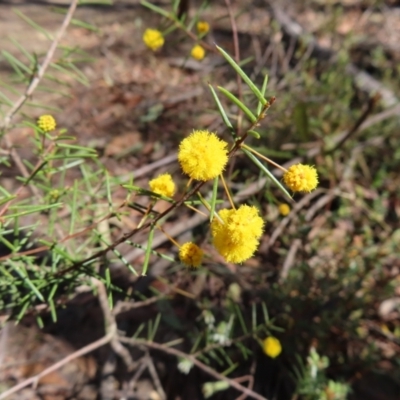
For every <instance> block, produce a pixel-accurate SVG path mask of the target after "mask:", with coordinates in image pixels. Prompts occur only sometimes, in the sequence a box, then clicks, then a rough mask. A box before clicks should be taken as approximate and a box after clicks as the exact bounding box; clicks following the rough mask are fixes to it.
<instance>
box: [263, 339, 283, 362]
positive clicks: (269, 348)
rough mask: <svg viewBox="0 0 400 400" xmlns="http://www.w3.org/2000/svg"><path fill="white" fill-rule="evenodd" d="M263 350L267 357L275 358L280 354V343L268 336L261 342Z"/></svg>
mask: <svg viewBox="0 0 400 400" xmlns="http://www.w3.org/2000/svg"><path fill="white" fill-rule="evenodd" d="M263 350H264V353H265V354H266V355H267V356H268V357H271V358H276V357H278V356H279V354H281V352H282V345H281V342H280V341H279V340H278V339H277V338H275V337H273V336H268V337H267V338H266V339H264V341H263Z"/></svg>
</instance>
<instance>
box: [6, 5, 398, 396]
mask: <svg viewBox="0 0 400 400" xmlns="http://www.w3.org/2000/svg"><path fill="white" fill-rule="evenodd" d="M89 3H93V4H89ZM94 3H95V2H85V4H81V5H79V6H78V8H77V10H76V12H75V14H74V17H73V18H74V19H73V20H72V21H71V24H70V26H69V27H68V30H67V34H66V35H65V36H64V37H63V38H62V40H61V41H60V43H59V45H58V49H57V51H56V53H55V55H54V57H53V59H52V61H51V63H50V66H49V68H48V70H47V72H46V74H45V76H44V77H43V79H42V80H41V82H40V84H39V86H38V88H37V89H36V90H35V92H34V94H30V95H29V96H27V98H26V99H25V100H26V101H25V104H24V106H23V107H22V108H21V109H20V110H18V112H17V113H16V114H15V115H13V118H12V119H11V120H10V121H8V120H7V118H8V117H9V116H10V114H9V113H10V110H12V109H13V105H14V104H15V102H16V101H17V100H18V99H19V98H20V96H21V95H23V94H24V93H25V89H26V87H28V85H30V84H31V82H32V80H33V79H35V77H36V74H37V72H38V70H39V69H40V66H41V65H42V63H43V61H44V59H45V56H46V54H47V51H48V48H49V47H50V45H51V43H52V41H53V40H54V37H55V36H54V35H55V34H56V32H57V31H58V29H59V28H60V26H61V24H62V21H63V18H64V16H65V14H66V12H67V10H68V6H69V2H67V1H65V2H64V1H61V0H60V1H58V0H57V1H54V2H51V1H49V2H47V1H37V2H24V1H16V0H15V1H14V0H10V1H0V5H1V12H0V50H1V56H0V84H1V88H0V92H1V93H0V102H1V106H0V107H1V108H0V111H1V114H2V115H1V118H2V125H1V126H2V131H1V153H0V163H1V165H0V173H1V175H0V187H1V199H0V218H1V219H0V223H1V227H0V242H1V248H0V257H1V258H0V291H1V292H0V307H1V310H2V311H1V321H2V325H3V328H2V336H1V340H0V360H1V362H0V364H1V366H0V396H1V393H2V392H5V391H6V390H8V389H9V388H12V387H13V386H14V385H15V384H16V383H18V382H19V381H22V380H23V379H25V378H28V377H30V376H34V375H36V374H38V373H40V371H43V370H44V369H45V368H47V367H49V366H51V365H53V364H54V363H55V362H56V361H58V360H59V359H60V357H66V356H68V355H70V354H73V352H74V351H76V350H77V349H79V348H83V347H84V346H86V345H88V344H90V343H92V342H94V341H95V340H97V339H99V338H101V337H103V335H104V334H105V327H104V325H105V324H104V318H105V317H104V316H103V314H104V308H103V307H102V304H101V298H100V302H99V300H98V295H99V289H98V288H97V286H96V284H95V283H94V282H95V281H96V282H100V283H101V284H102V285H104V286H105V287H106V289H107V299H108V302H109V305H111V306H113V307H114V311H115V310H116V309H117V311H115V312H114V316H115V318H116V324H117V326H118V330H119V331H120V332H122V333H121V336H124V337H127V338H128V337H131V336H132V335H136V336H135V337H137V338H142V340H144V341H146V343H147V344H146V343H145V342H143V343H139V342H137V343H136V345H134V346H130V347H125V349H128V348H129V354H130V357H131V360H132V359H133V361H134V363H133V364H131V365H130V364H129V361H127V360H126V359H124V358H123V357H122V358H121V356H120V354H119V353H118V351H117V350H115V348H114V347H113V346H111V345H107V346H103V347H100V346H99V347H98V348H97V349H95V351H94V352H93V353H90V354H88V355H86V356H85V357H80V358H74V359H73V360H71V362H70V363H69V364H67V366H64V367H63V368H61V369H59V370H57V371H56V372H54V373H53V374H52V375H48V376H49V377H51V379H50V378H49V379H47V380H45V379H43V380H41V381H40V385H39V386H38V387H34V388H30V387H27V388H25V389H23V390H22V391H19V392H17V393H15V394H13V395H11V396H10V397H9V398H14V399H25V398H26V399H36V398H38V399H39V398H46V399H49V400H50V399H67V398H77V399H114V398H115V399H117V398H118V399H120V398H121V399H122V398H129V399H162V398H165V399H202V398H205V396H206V395H210V396H212V397H211V398H213V399H234V398H238V397H239V396H241V395H242V396H243V397H241V398H242V399H244V398H251V397H245V395H244V394H243V393H240V391H238V390H236V389H234V388H232V387H229V385H228V388H227V387H225V386H223V385H222V387H221V388H219V389H218V387H217V386H216V385H214V386H213V385H212V384H211V383H210V382H211V381H213V378H212V377H211V376H210V375H209V374H207V373H206V372H205V370H204V369H202V368H198V367H197V366H193V365H192V364H193V363H191V362H188V361H187V360H186V364H185V359H184V358H179V357H178V358H177V354H169V353H168V352H167V351H165V347H164V348H163V347H162V345H163V344H165V343H169V342H173V343H176V348H177V349H178V350H179V351H180V352H182V354H192V355H193V354H194V355H195V357H197V358H198V359H199V360H201V362H203V363H204V365H207V366H208V367H210V368H212V369H213V370H214V371H217V372H218V373H220V374H222V375H224V376H225V374H226V376H228V377H229V379H232V380H235V381H237V382H239V383H241V384H242V385H244V386H246V387H249V388H250V389H251V390H252V391H254V392H255V393H257V394H259V395H260V396H261V397H259V398H267V399H278V400H281V399H282V400H285V399H293V400H294V399H310V400H311V399H312V400H313V399H316V400H319V399H321V400H322V399H326V400H339V399H347V398H348V399H357V400H398V399H400V357H399V355H400V316H399V307H400V228H399V219H400V176H399V173H398V172H399V171H400V150H399V140H400V129H399V128H400V124H399V122H400V102H399V98H400V87H399V81H400V76H399V75H400V45H399V43H400V40H399V39H400V3H399V2H397V1H394V0H393V1H389V0H387V1H383V0H382V1H381V0H379V1H378V0H376V1H374V0H342V1H328V0H325V1H318V0H307V1H297V0H286V1H275V2H274V1H266V0H265V1H262V0H260V1H256V0H254V1H247V0H236V1H235V0H230V1H228V0H225V1H224V0H218V1H212V2H201V1H195V0H191V1H186V2H184V1H182V2H181V3H180V4H178V3H179V2H175V6H176V11H177V12H180V13H181V14H182V16H183V21H184V22H183V23H182V27H187V26H188V24H189V23H190V21H196V20H202V21H207V22H208V23H209V24H210V27H211V29H210V32H209V33H208V34H207V35H206V36H205V37H204V38H203V40H204V42H205V43H206V44H207V48H206V50H207V53H206V57H205V59H204V60H202V61H197V60H194V59H192V58H191V57H190V50H191V48H192V47H193V45H194V44H195V40H194V39H195V38H193V35H192V36H191V35H190V34H188V33H187V32H185V29H186V28H184V29H176V30H172V29H171V20H169V19H168V18H165V17H162V16H160V15H159V14H157V13H156V12H154V11H152V10H150V9H149V8H148V7H145V6H143V5H141V4H140V3H139V2H137V1H133V0H132V1H129V0H121V1H119V0H115V1H114V2H105V1H104V2H102V4H100V3H101V2H96V3H97V4H94ZM111 3H112V4H111ZM172 3H173V2H172ZM153 4H155V5H156V6H158V7H160V8H162V9H163V10H165V11H166V12H173V11H172V10H173V4H171V2H169V1H164V2H163V1H161V2H157V3H155V2H154V3H153ZM185 16H186V17H185ZM233 21H234V22H233ZM193 25H194V24H193ZM149 27H151V28H156V29H160V30H161V31H163V32H166V33H167V34H166V36H165V45H164V46H163V48H162V49H161V50H159V51H158V52H152V51H151V50H149V49H147V48H146V47H145V45H144V44H143V42H142V35H143V32H144V30H145V29H146V28H149ZM191 31H192V32H194V31H195V30H194V28H193V29H192V30H191ZM235 33H236V35H237V40H238V48H239V50H240V60H241V62H240V65H241V66H242V68H243V70H244V71H245V72H246V73H247V74H248V76H250V77H251V79H252V80H253V82H255V83H256V84H257V85H258V86H259V87H261V86H262V83H263V80H264V76H265V75H268V86H267V92H266V97H267V98H271V97H272V96H274V97H276V101H275V102H274V104H273V106H272V107H271V109H270V110H269V112H268V115H267V117H266V119H264V120H263V122H262V125H261V127H260V128H259V129H258V132H259V133H260V135H261V137H260V139H256V138H251V139H250V142H249V143H251V144H252V146H253V147H254V148H256V149H257V150H258V151H259V152H261V153H263V154H265V155H267V156H268V157H270V158H272V159H274V160H275V161H276V162H278V163H280V164H282V165H284V166H288V165H291V164H292V163H294V162H305V163H308V164H312V165H315V166H316V168H317V170H318V173H319V177H320V185H319V187H318V189H317V190H316V191H314V192H312V193H310V194H306V195H299V194H296V195H295V196H294V197H293V201H291V200H289V199H287V198H285V197H284V195H283V194H282V192H281V191H279V190H278V189H277V188H276V186H275V185H274V184H273V183H272V182H270V181H269V180H268V179H265V177H264V176H262V175H261V174H260V172H259V170H258V169H257V168H255V166H254V165H252V164H251V163H250V162H249V160H247V159H246V158H245V157H243V156H237V157H235V158H234V159H233V160H231V163H230V166H229V168H228V170H227V171H226V180H227V181H228V182H229V187H230V189H231V191H232V193H233V195H234V196H235V198H236V199H238V201H239V202H246V203H251V204H254V205H256V206H258V207H259V209H260V210H261V214H262V216H263V217H264V218H265V220H266V230H265V234H264V236H263V238H262V241H261V245H260V248H259V251H258V253H257V254H256V256H255V257H254V258H252V259H251V260H249V261H248V262H245V263H244V264H243V265H230V264H226V263H225V262H224V261H223V260H222V259H220V258H219V257H218V255H217V253H216V252H215V251H214V250H213V249H212V248H211V246H210V245H209V244H208V243H209V238H208V227H207V224H205V223H204V220H201V219H196V216H195V215H194V214H193V213H192V212H190V211H189V210H187V209H180V210H179V211H178V212H175V213H174V214H173V215H172V216H171V217H170V218H169V219H167V220H165V222H164V223H163V228H164V229H165V230H166V231H167V232H169V233H170V234H171V235H172V236H174V237H175V238H176V239H177V240H178V241H179V242H183V241H188V240H193V241H196V242H197V243H202V244H203V245H204V248H205V249H206V251H208V253H209V254H210V256H211V257H209V258H208V259H207V260H206V262H205V263H204V265H203V267H202V268H200V269H199V270H196V271H192V270H188V269H185V268H184V267H182V266H181V265H180V264H179V263H178V262H177V261H175V260H176V248H174V246H172V245H171V244H170V243H169V242H168V241H167V240H166V239H165V237H164V236H163V235H162V234H161V232H159V233H160V235H159V236H157V234H156V235H155V239H154V240H153V249H154V250H156V251H157V252H158V253H159V254H158V255H157V254H155V255H152V257H151V258H150V263H149V269H148V274H147V276H145V277H140V276H139V275H140V272H141V268H142V266H143V262H144V258H145V257H144V251H143V249H144V248H146V246H147V237H148V231H146V232H139V234H138V235H135V236H134V237H132V238H129V239H126V240H125V239H124V237H123V235H124V234H126V233H127V232H130V231H132V229H135V226H136V223H137V222H138V221H139V219H140V218H139V217H140V215H141V212H142V211H143V209H141V208H140V207H144V206H145V205H146V201H144V200H141V198H139V197H138V198H136V197H135V199H134V201H133V202H132V204H128V203H124V202H125V200H126V198H127V191H126V189H124V188H123V187H122V184H127V183H129V182H130V181H131V179H134V184H135V185H137V186H141V187H144V188H147V183H148V181H149V179H152V178H153V177H154V176H155V175H156V174H158V173H161V172H166V171H168V172H170V173H171V174H172V175H173V176H174V178H175V179H176V180H177V181H178V182H179V185H180V187H181V188H183V187H184V185H185V184H186V182H185V180H184V178H183V176H182V175H181V173H180V171H179V168H178V165H177V163H176V161H175V160H176V158H175V156H174V155H175V153H176V148H177V145H178V143H179V142H180V141H181V139H182V138H183V137H185V136H186V135H187V134H188V133H190V132H191V131H192V130H193V129H194V128H200V129H201V128H207V129H209V130H210V131H217V132H218V133H219V134H221V135H224V136H226V138H228V137H229V132H228V131H227V129H226V127H224V125H223V123H222V121H221V117H220V115H219V113H218V112H217V108H216V105H215V102H214V100H213V97H212V95H211V93H210V91H209V89H208V84H209V83H210V84H211V85H213V86H214V87H216V86H223V87H225V88H227V89H229V90H231V91H232V92H234V93H235V92H237V90H238V86H237V77H236V74H235V72H234V71H233V69H232V68H231V67H230V66H229V65H228V64H227V63H226V62H225V60H224V59H223V58H222V57H221V55H220V54H218V52H215V51H214V50H213V49H214V44H218V45H219V46H220V47H222V48H223V49H225V50H226V51H227V52H228V53H229V54H231V55H234V54H235V51H236V52H237V49H236V50H235V45H234V37H235ZM241 90H242V93H241V95H242V96H243V99H244V102H245V104H248V105H250V106H252V108H255V107H256V103H255V101H254V100H253V97H254V96H252V95H251V93H250V91H248V89H247V88H246V87H245V86H243V87H242V89H241ZM221 101H222V102H223V104H224V106H225V108H226V110H228V114H229V117H230V118H231V119H232V121H234V122H235V126H242V127H243V126H245V127H246V122H245V121H243V120H242V119H241V118H240V117H238V115H239V113H238V109H237V108H236V107H235V106H232V104H229V103H228V101H226V102H225V100H224V99H221ZM48 113H50V114H52V115H53V116H54V117H55V118H56V120H57V124H58V127H59V128H60V130H59V131H58V132H59V135H60V136H59V137H57V138H56V139H54V138H51V137H47V139H46V141H44V140H43V135H41V134H40V132H38V131H37V129H36V127H35V121H36V119H37V117H38V116H39V115H41V114H48ZM63 129H64V131H63ZM74 138H75V139H74ZM21 163H22V167H21V165H20V164H21ZM24 171H25V172H24ZM277 176H278V177H279V174H278V175H277ZM279 179H280V177H279ZM206 188H208V190H211V186H210V187H208V186H206ZM282 203H287V204H288V205H289V206H290V210H291V211H290V213H289V214H288V215H282V214H281V213H280V212H279V205H280V204H282ZM121 205H122V206H121ZM129 206H130V207H129ZM165 209H166V206H165V205H163V204H160V205H159V208H157V212H160V213H161V212H163V211H165ZM138 210H139V211H138ZM121 237H122V239H123V240H120V238H121ZM117 242H118V246H115V247H114V246H113V247H112V248H111V249H110V251H107V246H110V245H111V246H112V244H113V243H117ZM94 254H97V255H98V256H96V257H94V258H93V259H90V258H91V257H92V256H93V255H94ZM160 254H161V255H162V256H160ZM11 321H18V324H17V325H15V324H14V322H11ZM267 335H273V336H275V337H277V338H278V339H279V340H280V342H281V344H282V349H283V351H282V353H281V354H280V355H279V356H278V357H276V358H270V357H268V356H267V355H266V354H264V352H263V349H262V346H261V345H260V344H261V342H260V341H261V340H262V339H263V337H265V336H267ZM148 342H152V343H155V345H153V346H152V345H151V343H148ZM156 344H159V345H160V347H157V346H156ZM116 353H117V355H116ZM214 378H215V377H214ZM216 380H217V381H218V379H216ZM207 383H208V386H207V385H206V386H205V384H207ZM57 396H58V397H57ZM0 398H1V397H0Z"/></svg>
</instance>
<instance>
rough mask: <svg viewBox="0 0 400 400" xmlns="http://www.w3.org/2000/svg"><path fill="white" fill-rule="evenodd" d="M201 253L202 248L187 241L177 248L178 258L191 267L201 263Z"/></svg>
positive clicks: (202, 253)
mask: <svg viewBox="0 0 400 400" xmlns="http://www.w3.org/2000/svg"><path fill="white" fill-rule="evenodd" d="M203 255H204V252H203V250H201V249H200V247H199V246H197V245H196V244H194V243H192V242H187V243H185V244H183V245H182V246H181V247H180V248H179V259H180V260H181V261H182V262H183V263H184V264H185V265H187V266H189V267H192V268H197V267H199V266H200V265H201V261H202V260H203Z"/></svg>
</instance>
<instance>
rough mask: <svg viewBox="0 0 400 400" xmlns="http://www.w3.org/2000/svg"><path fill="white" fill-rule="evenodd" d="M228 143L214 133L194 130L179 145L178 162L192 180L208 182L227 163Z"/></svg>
mask: <svg viewBox="0 0 400 400" xmlns="http://www.w3.org/2000/svg"><path fill="white" fill-rule="evenodd" d="M227 147H228V143H226V142H225V141H223V140H221V139H219V138H218V136H217V135H216V134H215V133H210V132H209V131H206V130H205V131H201V130H195V131H194V132H193V133H191V134H190V135H189V136H188V137H187V138H185V139H183V140H182V142H181V143H180V145H179V151H178V161H179V163H180V165H181V168H182V170H183V172H184V173H185V174H187V175H189V176H190V178H192V179H196V180H198V181H208V180H210V179H214V178H215V177H217V176H218V175H220V174H221V173H222V171H223V170H224V168H225V166H226V164H227V162H228V150H227Z"/></svg>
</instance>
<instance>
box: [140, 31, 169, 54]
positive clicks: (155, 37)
mask: <svg viewBox="0 0 400 400" xmlns="http://www.w3.org/2000/svg"><path fill="white" fill-rule="evenodd" d="M143 42H144V44H145V45H146V46H147V47H149V48H150V49H151V50H158V49H159V48H161V47H162V46H163V45H164V36H163V35H162V33H161V32H160V31H158V30H157V29H146V30H145V32H144V34H143Z"/></svg>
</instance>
